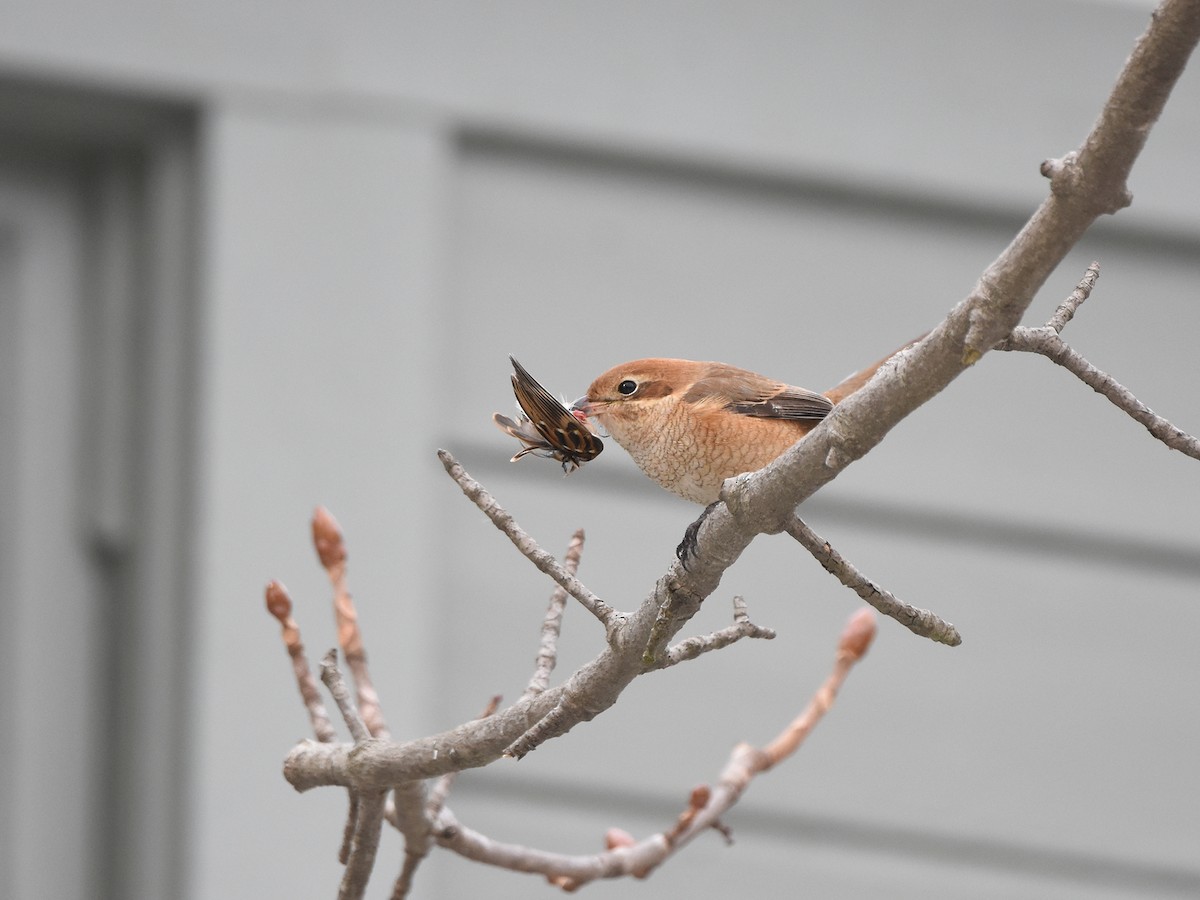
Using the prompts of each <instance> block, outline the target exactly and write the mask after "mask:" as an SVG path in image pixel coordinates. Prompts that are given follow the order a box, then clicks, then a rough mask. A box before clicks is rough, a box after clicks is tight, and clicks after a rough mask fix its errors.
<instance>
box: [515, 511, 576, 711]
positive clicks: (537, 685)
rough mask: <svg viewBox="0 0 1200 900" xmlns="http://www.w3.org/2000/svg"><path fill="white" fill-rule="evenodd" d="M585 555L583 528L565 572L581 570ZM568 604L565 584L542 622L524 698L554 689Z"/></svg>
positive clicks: (571, 546) (570, 548) (569, 550)
mask: <svg viewBox="0 0 1200 900" xmlns="http://www.w3.org/2000/svg"><path fill="white" fill-rule="evenodd" d="M582 555H583V529H582V528H580V529H579V530H577V531H576V532H575V534H574V535H572V537H571V543H570V544H568V545H567V552H566V555H565V556H563V569H564V570H566V572H567V573H568V574H570V575H574V574H575V573H576V572H577V571H579V558H580V556H582ZM566 604H567V592H566V589H565V588H563V587H562V586H561V585H560V586H558V587H556V588H555V589H554V593H553V594H551V595H550V605H549V606H548V607H547V609H546V618H545V619H543V620H542V640H541V644H540V645H539V646H538V655H537V660H536V661H535V663H534V668H533V676H532V677H531V678H530V679H529V685H528V687H526V688H525V693H524V694H523V695H522V696H523V697H528V696H531V695H533V694H540V693H542V692H543V691H544V690H546V688H547V687H549V686H550V673H551V672H553V671H554V666H555V664H556V663H557V662H558V636H559V634H560V633H561V631H562V617H563V611H564V608H565V607H566Z"/></svg>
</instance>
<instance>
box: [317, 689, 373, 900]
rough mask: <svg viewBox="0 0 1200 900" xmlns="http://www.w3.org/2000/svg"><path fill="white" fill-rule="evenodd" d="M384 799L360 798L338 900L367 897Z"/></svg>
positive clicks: (368, 796) (365, 794)
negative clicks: (365, 895) (365, 894)
mask: <svg viewBox="0 0 1200 900" xmlns="http://www.w3.org/2000/svg"><path fill="white" fill-rule="evenodd" d="M330 690H332V688H331V689H330ZM347 696H349V695H348V694H347ZM363 730H364V731H365V730H366V726H363ZM384 797H385V792H384V791H370V792H367V793H364V794H363V795H362V796H361V797H359V801H358V815H357V816H356V817H355V820H354V840H353V842H352V844H351V848H350V858H349V860H347V862H346V871H345V872H343V873H342V884H341V886H340V887H339V888H338V900H358V898H359V897H362V896H363V894H364V893H366V890H367V882H368V881H369V880H370V878H371V869H372V868H373V867H374V866H375V852H376V851H377V850H378V849H379V833H380V831H381V830H382V827H383V802H384Z"/></svg>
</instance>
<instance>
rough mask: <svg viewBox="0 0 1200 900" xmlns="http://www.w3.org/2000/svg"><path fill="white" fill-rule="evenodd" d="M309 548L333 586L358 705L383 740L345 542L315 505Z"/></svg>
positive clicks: (383, 729)
mask: <svg viewBox="0 0 1200 900" xmlns="http://www.w3.org/2000/svg"><path fill="white" fill-rule="evenodd" d="M312 536H313V547H314V548H315V549H316V551H317V557H318V558H319V559H320V560H321V565H322V567H323V568H324V569H325V573H326V574H327V575H328V576H329V583H330V584H331V585H332V586H333V614H334V619H335V620H336V622H337V634H338V644H339V646H341V648H342V655H343V656H344V657H345V659H346V665H347V666H348V667H349V668H350V676H351V678H353V679H354V685H355V689H356V691H357V693H358V708H359V711H360V712H361V714H362V717H363V721H364V722H365V723H366V725H367V729H368V730H369V731H370V732H371V734H372V736H374V737H377V738H382V739H384V740H386V739H388V738H390V737H391V733H390V732H389V731H388V727H387V723H386V722H385V721H384V719H383V709H382V707H381V706H380V705H379V694H378V692H376V690H375V684H374V682H373V681H372V680H371V673H370V671H369V670H368V669H367V651H366V647H365V646H364V645H363V639H362V631H361V630H360V629H359V627H358V611H357V610H356V609H355V608H354V600H353V598H351V596H350V591H349V589H348V588H347V587H346V556H347V554H346V543H345V540H344V539H343V538H342V529H341V528H340V527H339V526H338V523H337V520H336V519H334V518H333V516H332V515H331V514H330V512H329V510H327V509H325V507H323V506H318V507H317V509H316V510H315V511H314V512H313V517H312Z"/></svg>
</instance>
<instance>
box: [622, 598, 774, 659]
mask: <svg viewBox="0 0 1200 900" xmlns="http://www.w3.org/2000/svg"><path fill="white" fill-rule="evenodd" d="M742 638H758V639H760V640H766V641H769V640H773V639H774V638H775V630H774V629H773V628H763V627H762V626H761V625H755V624H754V623H753V622H751V621H750V613H749V612H748V611H747V609H746V601H745V599H744V598H742V597H734V598H733V624H732V625H728V626H726V627H725V628H722V629H720V630H718V631H714V632H713V633H712V634H705V635H698V636H696V637H691V638H688V639H687V640H684V641H680V642H679V643H677V644H675V645H673V646H671V647H668V648H667V652H666V654H665V655H664V656H662V657H656V658H655V660H654V662H652V663H650V664H649V665H648V666H647V668H646V671H647V672H650V671H654V670H656V669H666V668H669V667H671V666H674V665H676V664H678V663H681V662H685V661H686V660H689V659H695V658H696V657H697V656H700V655H701V654H703V653H711V652H712V651H713V650H720V649H722V648H724V647H728V646H729V645H730V644H734V643H737V642H738V641H740V640H741V639H742Z"/></svg>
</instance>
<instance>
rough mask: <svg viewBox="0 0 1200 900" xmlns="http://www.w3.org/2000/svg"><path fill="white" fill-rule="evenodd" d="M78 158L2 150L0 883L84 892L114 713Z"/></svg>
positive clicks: (17, 891) (54, 893)
mask: <svg viewBox="0 0 1200 900" xmlns="http://www.w3.org/2000/svg"><path fill="white" fill-rule="evenodd" d="M77 187H78V185H77V182H76V181H75V173H74V172H73V170H72V169H70V168H69V167H59V166H56V165H53V164H46V165H43V166H36V167H32V166H25V165H13V164H11V162H6V163H5V164H3V165H0V356H2V357H3V358H4V374H5V376H6V377H5V379H4V382H3V384H2V385H0V391H2V392H3V394H4V399H3V401H2V402H0V411H3V413H4V420H3V423H2V425H0V427H2V428H3V437H2V438H0V450H2V451H3V455H2V456H0V468H2V470H3V472H2V474H0V487H2V488H3V496H2V497H0V505H2V508H3V509H4V518H5V526H4V528H3V530H2V532H0V537H3V543H2V545H0V615H2V617H3V622H2V623H0V645H2V650H3V656H4V659H5V670H6V672H7V674H8V679H9V681H8V684H7V686H6V688H5V690H4V692H3V705H2V706H0V710H2V717H3V719H4V721H5V722H6V723H7V726H6V728H5V729H4V733H5V737H4V739H3V742H2V748H3V755H4V758H5V760H6V764H5V766H4V775H3V777H2V778H0V793H2V794H3V803H2V804H0V810H2V812H0V820H2V821H3V825H2V826H0V839H2V841H3V846H2V847H0V860H2V861H3V864H2V865H0V884H2V885H3V886H4V893H5V895H6V896H12V897H64V898H70V897H85V896H88V895H89V894H88V890H89V886H90V885H92V884H93V879H94V877H95V874H96V869H95V865H96V863H97V860H96V858H95V849H96V848H95V847H94V845H93V844H92V843H91V839H92V838H94V832H93V829H94V826H95V820H94V818H93V816H95V815H96V813H97V811H98V810H97V803H98V801H99V799H100V791H99V789H98V786H97V784H98V782H97V775H98V774H99V770H98V766H97V763H96V754H89V753H86V752H83V750H82V748H85V747H88V746H89V745H91V742H92V741H94V740H95V739H96V737H97V735H99V734H102V733H103V724H104V717H105V716H106V715H109V714H111V707H110V705H109V702H108V701H109V698H108V696H107V694H106V692H105V691H104V688H105V687H106V686H105V685H103V683H102V682H100V681H98V680H97V678H96V674H97V671H98V669H99V668H100V667H101V666H100V664H101V660H102V653H101V652H100V647H99V642H98V635H99V634H100V630H99V628H98V616H99V613H100V609H99V608H98V606H97V600H98V596H97V590H96V587H97V585H96V582H95V579H94V577H93V572H92V570H91V561H90V559H89V556H88V547H87V545H86V542H85V534H84V531H83V529H82V528H81V527H80V495H81V490H82V477H81V475H82V471H81V470H82V466H81V459H80V452H81V450H82V436H83V428H82V417H81V415H80V412H81V406H80V382H81V377H82V376H81V369H80V365H79V361H80V356H81V346H82V344H81V342H82V338H83V335H82V328H81V320H80V304H79V288H80V278H81V276H82V273H83V241H82V236H81V231H80V229H81V227H82V216H83V213H82V208H81V203H80V197H79V194H78V192H77Z"/></svg>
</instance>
